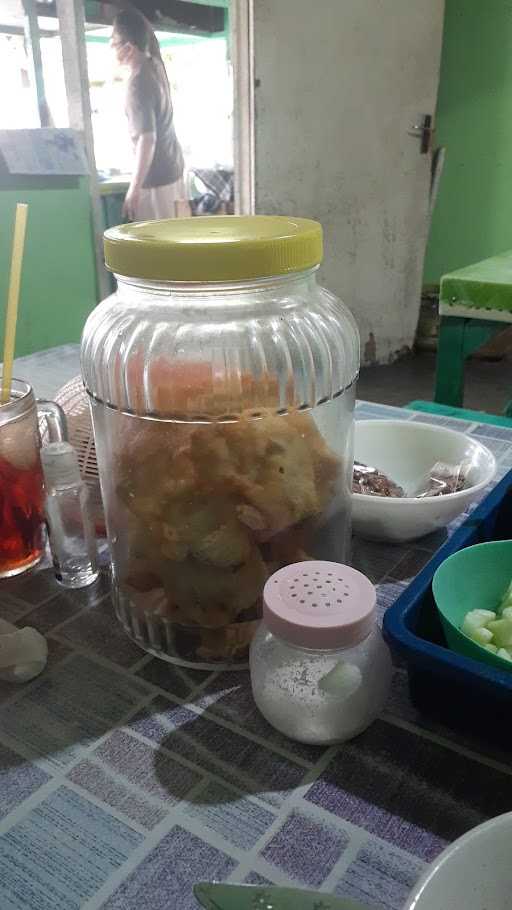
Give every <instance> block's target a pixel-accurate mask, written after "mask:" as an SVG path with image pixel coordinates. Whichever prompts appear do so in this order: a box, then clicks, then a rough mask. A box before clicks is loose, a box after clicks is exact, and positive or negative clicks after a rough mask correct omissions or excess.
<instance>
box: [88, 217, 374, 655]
mask: <svg viewBox="0 0 512 910" xmlns="http://www.w3.org/2000/svg"><path fill="white" fill-rule="evenodd" d="M105 254H106V262H107V265H108V267H109V268H110V269H111V270H112V271H113V272H114V273H115V274H116V277H117V281H118V291H117V294H116V295H114V296H113V297H110V298H108V299H107V300H106V301H105V302H104V303H103V304H101V305H100V306H98V307H97V308H96V310H95V311H94V312H93V313H92V314H91V316H90V317H89V319H88V321H87V325H86V327H85V331H84V336H83V341H82V373H83V378H84V383H85V387H86V389H87V392H88V394H89V396H90V401H91V407H92V415H93V422H94V433H95V441H96V450H97V458H98V467H99V473H100V481H101V488H102V495H103V499H104V505H105V512H106V522H107V529H108V536H109V541H110V546H111V553H112V568H113V581H114V598H115V604H116V612H117V616H118V618H119V620H120V621H121V623H122V624H123V626H124V628H125V630H126V631H127V632H128V634H129V635H130V636H131V637H132V638H133V639H134V640H135V641H136V642H137V643H138V644H139V645H141V646H142V647H143V648H145V649H146V650H148V651H150V652H151V653H154V654H157V655H158V656H160V657H163V658H166V659H168V660H171V661H174V662H177V663H181V664H184V665H195V666H197V665H198V664H200V665H202V666H205V667H208V666H210V667H211V666H213V667H222V668H227V667H231V666H236V665H237V664H239V663H240V662H244V661H245V660H246V659H247V654H248V648H249V644H250V641H251V638H252V636H253V634H254V631H255V629H256V626H257V622H258V620H259V618H260V612H261V596H262V590H263V587H264V584H265V582H266V580H267V578H268V576H269V575H270V574H272V572H274V571H275V570H276V569H278V568H280V567H282V566H284V565H288V564H289V563H294V562H298V561H301V560H306V559H309V558H321V559H330V560H334V561H337V562H346V561H347V556H348V548H349V546H350V509H351V477H352V461H353V456H352V430H353V407H354V396H355V381H356V378H357V374H358V369H359V339H358V333H357V328H356V325H355V322H354V319H353V317H352V316H351V314H350V312H349V311H348V310H347V309H346V308H345V307H344V306H343V304H341V303H340V301H339V300H337V299H336V298H335V297H333V295H332V294H330V293H328V292H327V291H325V290H323V289H322V288H320V287H319V286H318V285H317V282H316V274H315V273H316V270H317V267H318V265H319V263H320V261H321V258H322V232H321V227H320V225H319V224H317V223H316V222H314V221H308V220H305V219H300V218H293V219H292V218H284V217H281V218H267V217H264V216H253V217H243V218H237V217H233V216H231V217H211V218H191V219H173V220H170V221H162V222H152V223H143V224H132V225H123V226H121V227H119V228H114V229H111V230H109V231H107V233H106V235H105Z"/></svg>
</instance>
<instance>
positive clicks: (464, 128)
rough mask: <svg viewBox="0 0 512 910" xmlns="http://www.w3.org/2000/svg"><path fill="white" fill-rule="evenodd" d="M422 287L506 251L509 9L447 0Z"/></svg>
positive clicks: (510, 150) (511, 124)
mask: <svg viewBox="0 0 512 910" xmlns="http://www.w3.org/2000/svg"><path fill="white" fill-rule="evenodd" d="M436 144H437V145H443V146H445V147H446V161H445V167H444V172H443V176H442V178H441V184H440V189H439V196H438V200H437V205H436V209H435V212H434V217H433V222H432V228H431V235H430V240H429V245H428V251H427V259H426V264H425V275H424V278H425V283H436V282H438V281H439V278H440V276H441V275H443V274H444V273H445V272H447V271H451V270H452V269H455V268H459V267H462V266H465V265H469V264H470V263H472V262H476V261H478V260H479V259H483V258H485V257H487V256H492V255H493V254H495V253H500V252H502V251H503V250H506V249H510V248H512V3H511V2H510V0H485V2H482V0H446V14H445V29H444V39H443V55H442V66H441V82H440V90H439V99H438V110H437V136H436Z"/></svg>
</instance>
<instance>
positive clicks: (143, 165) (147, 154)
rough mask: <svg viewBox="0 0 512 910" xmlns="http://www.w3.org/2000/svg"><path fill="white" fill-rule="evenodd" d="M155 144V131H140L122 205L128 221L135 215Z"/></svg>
mask: <svg viewBox="0 0 512 910" xmlns="http://www.w3.org/2000/svg"><path fill="white" fill-rule="evenodd" d="M155 145H156V133H141V134H140V136H139V138H138V139H137V142H136V145H135V162H134V168H133V174H132V179H131V181H130V186H129V187H128V192H127V194H126V197H125V200H124V205H123V215H124V216H125V217H126V218H128V219H129V220H130V221H133V220H134V218H135V215H136V210H137V205H138V203H139V198H140V191H141V189H142V187H143V186H144V181H145V179H146V177H147V174H148V171H149V168H150V167H151V162H152V161H153V155H154V154H155Z"/></svg>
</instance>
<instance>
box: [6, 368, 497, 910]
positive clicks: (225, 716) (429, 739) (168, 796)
mask: <svg viewBox="0 0 512 910" xmlns="http://www.w3.org/2000/svg"><path fill="white" fill-rule="evenodd" d="M43 360H44V358H43ZM68 365H69V364H68ZM25 366H26V367H27V369H29V368H30V369H32V368H33V367H34V364H33V363H32V365H31V364H29V363H28V362H27V361H25ZM45 370H46V367H45V364H44V363H43V373H44V372H45ZM73 370H74V372H76V363H75V366H74V368H73ZM70 375H72V374H70ZM70 375H66V376H64V377H62V381H65V380H67V379H69V378H70ZM32 378H33V379H34V381H35V386H36V391H38V383H39V381H41V382H43V380H44V376H43V375H41V377H40V380H39V379H38V378H37V376H36V375H35V368H34V372H33V375H32ZM397 416H398V417H401V418H406V419H410V420H416V419H418V418H419V419H421V420H423V421H425V420H427V421H432V422H434V423H441V424H442V425H444V426H456V427H457V428H459V429H461V428H462V429H463V430H465V431H466V432H468V433H470V434H471V435H475V436H477V437H478V438H479V439H482V440H483V441H485V443H486V444H487V445H488V446H489V447H490V448H491V449H492V450H493V451H494V453H495V455H496V457H497V459H498V463H499V476H502V475H503V474H504V473H505V472H506V470H507V469H508V468H510V467H512V431H510V430H508V429H505V428H503V427H498V426H490V425H478V424H474V423H470V422H465V423H464V422H460V421H454V420H453V419H451V418H450V417H439V416H436V415H427V414H421V415H418V414H415V413H414V412H407V411H402V410H401V409H399V408H389V407H385V406H381V405H374V404H366V403H360V404H359V405H358V407H357V417H358V418H369V419H372V418H396V417H397ZM451 530H452V529H451ZM443 536H446V532H442V533H441V532H440V533H438V534H435V535H433V536H431V537H428V538H424V539H423V540H421V541H419V542H417V543H415V544H412V545H408V546H405V547H396V546H391V545H385V544H381V545H377V544H372V545H370V544H365V543H363V542H361V541H356V542H355V547H354V562H355V565H356V566H358V567H359V568H360V569H361V570H362V571H364V572H365V573H366V574H368V575H369V576H370V577H371V578H372V580H373V581H375V582H376V583H377V584H378V606H379V615H380V616H382V615H383V613H384V611H385V610H386V608H387V607H388V606H389V605H390V604H391V603H393V601H394V600H395V598H396V597H397V595H398V594H399V592H400V591H401V590H402V589H403V587H404V585H405V584H407V582H408V581H409V580H410V579H411V578H412V577H413V576H414V575H415V574H416V573H417V572H418V571H419V569H420V568H421V567H422V566H423V565H424V563H425V562H426V561H427V560H428V559H429V557H430V556H431V555H432V553H433V552H434V551H435V549H436V548H437V547H439V545H440V544H441V542H442V539H443ZM0 615H2V616H3V617H5V618H6V619H8V620H11V621H13V622H16V623H17V624H19V625H32V626H35V627H36V628H37V629H39V630H40V631H41V632H43V633H44V634H45V635H46V636H47V639H48V643H49V648H50V660H49V667H48V669H47V671H46V672H45V673H44V674H43V675H42V676H40V677H39V678H37V679H35V680H34V681H32V682H31V683H28V684H26V685H24V686H21V687H19V686H18V687H16V686H15V685H14V684H12V685H8V684H0V769H1V771H0V907H1V908H2V910H76V908H85V910H94V908H99V907H102V908H105V910H164V908H165V910H178V908H179V910H192V908H194V907H195V906H196V905H195V903H194V900H193V898H192V896H191V885H192V884H193V883H194V882H196V881H198V880H212V879H219V880H228V881H244V882H253V883H255V884H259V885H261V886H262V891H263V890H264V885H265V883H268V882H273V883H277V884H284V883H292V884H294V885H296V886H299V887H300V886H302V887H310V888H316V889H319V890H323V891H326V892H331V893H336V894H338V895H346V896H352V897H353V898H354V899H359V900H361V901H362V902H363V903H364V902H365V903H367V904H368V905H369V906H372V907H374V908H382V910H399V908H401V907H402V906H403V902H404V899H405V897H406V895H407V893H408V891H409V889H410V888H411V886H412V885H413V884H414V882H415V881H416V880H417V878H418V876H419V875H421V873H422V872H423V870H424V869H425V866H426V864H427V863H428V862H430V861H431V860H432V859H433V858H434V857H435V856H436V855H437V854H438V853H439V852H440V851H441V850H442V849H443V847H444V846H445V845H446V844H447V843H449V842H450V841H452V840H453V839H454V838H456V837H458V836H459V835H460V834H462V833H463V832H464V831H467V830H468V829H469V828H471V827H472V826H474V825H476V824H478V823H479V822H481V821H483V820H484V819H486V818H488V817H490V816H493V815H497V814H499V813H501V812H504V811H507V810H509V809H512V774H511V769H510V758H509V756H507V755H503V754H500V753H499V752H497V751H496V750H493V749H491V748H490V747H489V746H488V745H487V744H486V743H483V742H481V741H478V740H473V739H468V738H464V739H462V738H461V737H460V736H458V735H457V734H454V733H453V731H452V730H449V729H446V728H443V727H440V726H439V725H437V724H434V723H433V722H431V721H429V720H428V719H427V718H426V717H422V716H418V715H417V713H416V712H415V710H414V708H413V707H412V705H411V703H410V701H409V698H408V694H407V679H406V674H405V671H404V670H403V669H401V668H397V669H396V671H395V676H394V682H393V689H392V694H391V697H390V699H389V703H388V705H387V707H386V709H385V711H384V713H383V714H382V716H381V718H380V719H379V720H378V721H377V722H376V723H375V724H374V725H373V726H372V727H370V729H368V730H367V731H366V732H365V733H364V734H363V735H361V736H359V737H358V738H357V739H355V740H353V741H352V742H350V743H346V744H345V745H343V746H340V747H331V748H320V747H309V746H303V745H299V744H296V743H293V742H290V741H288V740H287V739H285V738H284V737H283V736H281V735H280V734H278V733H277V732H275V731H274V730H272V729H271V728H270V727H269V726H268V725H267V724H266V722H265V721H264V720H263V719H262V718H261V716H260V715H259V714H258V712H257V710H256V708H255V706H254V704H253V701H252V698H251V695H250V689H249V685H248V676H247V673H246V672H245V671H240V672H236V673H225V674H220V673H204V672H201V671H194V670H185V669H181V668H176V667H172V666H171V665H168V664H166V663H164V662H162V661H160V660H157V659H155V658H153V657H151V656H150V655H147V654H144V653H143V652H142V651H140V650H139V649H138V648H137V647H136V645H134V644H132V642H131V641H130V640H129V639H128V638H127V637H126V636H125V635H124V633H123V631H122V630H121V628H120V627H119V626H118V624H117V622H116V620H115V618H114V615H113V610H112V604H111V600H110V596H109V591H108V582H107V579H106V576H105V575H102V576H101V578H100V579H99V581H98V582H97V583H96V584H95V585H94V586H93V587H91V588H89V589H85V590H83V591H81V592H76V593H70V592H66V591H63V590H62V589H61V588H58V587H57V585H56V583H55V581H54V579H53V576H52V573H51V570H50V569H45V570H43V571H41V572H37V573H35V574H30V575H25V576H21V577H20V578H19V579H13V580H9V581H4V582H2V583H0Z"/></svg>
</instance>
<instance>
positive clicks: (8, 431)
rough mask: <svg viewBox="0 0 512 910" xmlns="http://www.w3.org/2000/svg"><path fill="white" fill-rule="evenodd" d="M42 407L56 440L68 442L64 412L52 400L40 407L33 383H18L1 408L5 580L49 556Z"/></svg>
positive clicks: (0, 545)
mask: <svg viewBox="0 0 512 910" xmlns="http://www.w3.org/2000/svg"><path fill="white" fill-rule="evenodd" d="M38 406H39V410H40V411H41V412H42V413H43V414H44V415H45V417H46V420H47V423H48V430H49V435H50V438H51V439H52V441H53V440H54V439H63V438H64V437H65V435H66V431H65V421H64V419H63V417H62V414H61V412H60V408H59V407H58V406H57V405H56V404H54V403H53V402H46V401H45V402H39V403H38V405H36V400H35V398H34V393H33V391H32V388H31V386H30V385H29V384H28V383H27V382H22V381H21V380H19V379H13V380H12V383H11V396H10V399H9V401H8V402H7V403H6V404H0V578H8V577H10V576H11V575H19V574H20V573H21V572H25V571H26V570H27V569H30V568H32V566H35V565H36V564H37V563H38V562H39V560H40V559H41V557H42V555H43V552H44V545H45V536H44V508H43V505H44V504H43V474H42V470H41V462H40V460H39V448H40V445H41V443H40V438H39V421H38Z"/></svg>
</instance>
